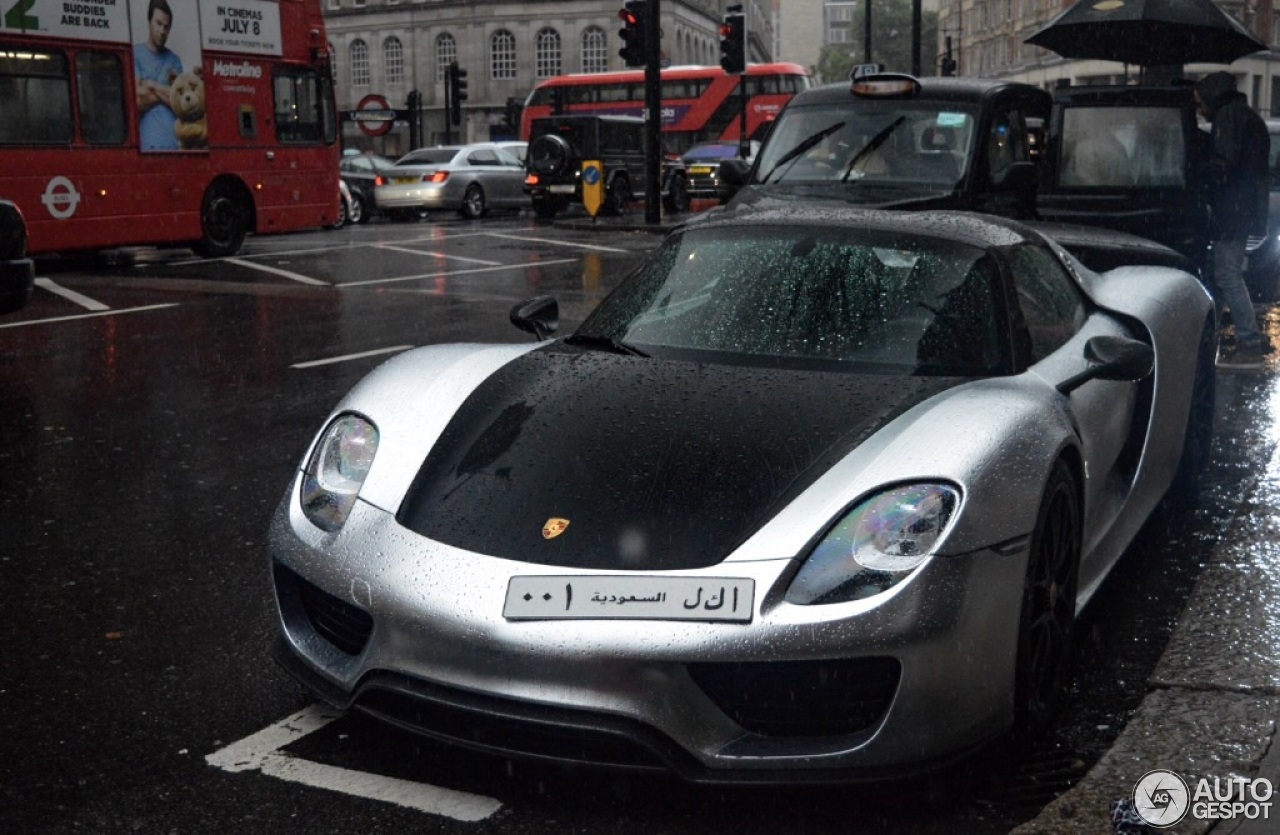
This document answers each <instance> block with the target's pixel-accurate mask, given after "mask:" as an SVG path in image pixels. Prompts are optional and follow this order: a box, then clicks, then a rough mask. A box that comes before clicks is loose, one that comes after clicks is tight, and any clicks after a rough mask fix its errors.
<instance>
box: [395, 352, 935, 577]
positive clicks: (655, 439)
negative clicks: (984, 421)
mask: <svg viewBox="0 0 1280 835" xmlns="http://www.w3.org/2000/svg"><path fill="white" fill-rule="evenodd" d="M957 382H958V381H957V380H956V379H954V378H947V379H942V378H915V377H893V376H882V375H855V374H847V373H831V372H819V371H793V370H785V371H782V370H770V369H761V368H753V367H738V366H728V365H708V364H700V363H693V362H676V361H670V360H660V359H654V358H644V357H632V356H620V355H615V354H609V353H602V352H594V351H580V350H577V349H574V348H572V347H569V346H563V345H560V344H553V345H551V346H548V347H547V348H544V349H540V350H537V351H532V352H530V353H528V354H525V355H524V356H522V357H520V358H519V359H517V360H515V361H514V362H512V363H510V364H508V365H507V366H505V367H503V368H502V369H501V370H500V371H499V372H498V373H496V374H495V375H493V376H492V377H491V378H489V379H488V380H486V381H485V382H484V383H483V384H481V386H480V387H479V388H478V389H477V390H476V391H475V392H474V393H473V394H472V395H471V396H470V397H469V398H468V399H467V400H466V402H465V403H463V405H462V407H461V408H460V409H459V410H458V412H457V414H455V415H454V417H453V419H452V420H451V421H450V422H449V424H448V426H447V427H446V428H445V431H444V433H443V434H442V436H441V438H440V440H439V441H438V442H437V443H436V445H435V447H434V448H433V450H432V451H431V453H430V455H428V457H427V460H426V461H425V462H424V464H423V466H422V469H421V470H420V471H419V473H418V476H417V478H415V480H414V482H413V485H412V486H411V488H410V490H409V492H408V494H407V495H406V496H405V500H404V503H403V504H402V505H401V507H400V511H399V513H398V514H397V519H398V521H399V522H400V524H401V525H403V526H405V527H407V528H409V529H411V530H413V531H416V532H417V533H420V534H422V535H424V536H427V537H430V538H431V539H434V540H437V541H440V542H445V543H448V544H450V545H454V546H457V547H459V548H465V549H467V550H469V551H474V552H478V553H482V554H488V555H491V556H497V557H503V558H506V559H514V560H520V561H523V562H530V563H539V564H544V565H557V566H567V567H577V568H595V569H606V570H619V571H625V570H672V569H683V568H696V567H701V566H708V565H714V564H715V563H718V562H720V561H721V560H722V559H724V557H725V556H727V555H728V554H729V553H730V552H732V551H733V549H734V548H735V547H737V546H738V545H739V544H741V543H742V542H743V541H744V540H745V539H746V538H747V537H749V536H750V535H751V534H752V533H753V532H754V531H755V530H756V529H757V528H758V527H759V526H760V525H761V524H763V523H764V522H765V521H767V520H768V519H769V518H770V517H771V516H773V514H775V513H776V512H777V511H778V510H780V509H781V508H782V507H783V506H785V504H786V503H787V502H788V501H790V500H791V499H792V498H794V497H795V496H796V495H798V494H799V493H800V492H801V491H802V490H803V489H804V488H806V487H807V486H808V485H810V484H811V483H812V482H813V480H814V479H816V478H817V477H818V476H820V475H821V474H822V473H823V472H825V471H826V470H827V469H828V468H829V467H831V466H832V465H833V464H834V463H835V462H837V461H839V460H840V459H841V458H843V457H844V456H845V455H846V454H847V453H848V452H849V450H851V449H852V448H854V447H855V446H856V445H857V444H859V443H861V442H862V441H863V440H864V439H865V438H867V437H868V436H870V435H871V433H873V432H875V431H876V430H877V429H879V428H880V427H881V426H883V425H884V424H885V423H886V422H888V421H889V420H891V419H892V418H893V417H895V416H897V415H899V414H901V413H902V412H903V411H905V410H906V409H908V408H910V407H911V406H913V405H914V404H916V403H918V402H920V401H921V400H923V399H925V398H927V397H930V396H932V395H933V394H936V393H937V392H939V391H941V390H943V389H945V388H947V387H948V386H951V385H955V384H956V383H957ZM552 518H560V519H566V520H568V523H569V524H568V527H567V528H566V529H565V530H564V532H563V533H562V534H560V535H559V536H556V537H554V538H550V539H548V538H545V537H544V536H543V533H542V531H543V526H544V524H546V522H547V521H548V520H549V519H552Z"/></svg>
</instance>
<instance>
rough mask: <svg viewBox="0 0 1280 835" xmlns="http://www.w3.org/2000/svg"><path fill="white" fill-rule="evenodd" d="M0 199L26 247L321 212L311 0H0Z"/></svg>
mask: <svg viewBox="0 0 1280 835" xmlns="http://www.w3.org/2000/svg"><path fill="white" fill-rule="evenodd" d="M0 197H4V198H7V199H9V200H12V201H13V202H15V203H17V204H18V206H19V207H20V208H21V209H22V211H23V213H24V214H25V215H26V219H27V223H28V232H29V234H30V246H29V251H30V252H31V253H33V254H39V253H48V252H60V251H73V250H100V249H109V248H113V247H119V246H130V245H147V244H155V245H185V246H190V247H192V248H193V249H195V250H196V252H197V253H199V254H201V255H205V256H210V257H214V256H226V255H231V254H234V253H235V252H237V251H238V250H239V249H240V246H241V244H242V243H243V241H244V238H245V236H246V235H247V234H249V233H251V232H252V233H258V234H264V233H270V232H285V231H290V230H295V229H302V228H308V227H318V226H323V225H328V224H330V223H332V222H333V221H334V220H335V219H336V216H337V212H338V144H337V119H336V113H335V109H334V98H333V83H332V79H331V72H330V60H329V55H328V42H327V40H326V38H325V30H324V20H323V18H322V17H321V13H320V0H0Z"/></svg>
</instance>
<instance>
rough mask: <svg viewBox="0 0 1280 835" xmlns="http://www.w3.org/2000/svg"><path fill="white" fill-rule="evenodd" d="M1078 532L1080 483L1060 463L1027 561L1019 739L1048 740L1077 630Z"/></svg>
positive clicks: (1019, 666) (1016, 703)
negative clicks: (1074, 631) (1046, 736)
mask: <svg viewBox="0 0 1280 835" xmlns="http://www.w3.org/2000/svg"><path fill="white" fill-rule="evenodd" d="M1080 528H1081V514H1080V496H1079V493H1078V491H1077V488H1076V480H1075V478H1074V477H1073V476H1072V474H1071V471H1070V469H1068V467H1067V465H1066V464H1065V463H1063V462H1062V461H1058V462H1057V463H1056V464H1054V467H1053V469H1052V470H1051V471H1050V473H1049V481H1048V484H1046V485H1045V489H1044V494H1043V495H1042V496H1041V499H1040V509H1039V512H1038V513H1037V515H1036V527H1035V530H1034V531H1033V532H1032V534H1031V550H1030V553H1029V554H1028V557H1027V575H1026V580H1025V583H1024V586H1023V594H1022V616H1021V621H1020V625H1019V630H1018V659H1017V673H1016V679H1015V693H1014V700H1015V701H1014V709H1015V715H1014V730H1015V733H1016V734H1017V735H1018V736H1023V737H1026V738H1034V737H1037V736H1040V735H1042V734H1044V733H1045V732H1046V731H1047V730H1048V729H1049V728H1050V726H1051V725H1052V722H1053V718H1054V714H1055V713H1056V711H1057V709H1058V704H1059V701H1060V698H1061V694H1062V688H1063V684H1064V683H1065V681H1066V668H1067V658H1068V655H1069V652H1070V649H1071V638H1072V635H1071V633H1072V630H1073V629H1074V627H1075V617H1076V590H1077V586H1078V582H1079V573H1080V547H1081V545H1080V543H1081V530H1080Z"/></svg>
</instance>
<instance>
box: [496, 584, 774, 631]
mask: <svg viewBox="0 0 1280 835" xmlns="http://www.w3.org/2000/svg"><path fill="white" fill-rule="evenodd" d="M754 604H755V580H751V579H748V578H743V577H662V576H637V575H600V576H597V575H589V576H588V575H552V576H522V577H512V578H511V580H510V582H509V583H508V584H507V599H506V603H505V605H504V606H503V608H502V616H503V617H504V618H506V619H508V620H701V621H727V622H731V623H750V622H751V614H752V610H753V608H754Z"/></svg>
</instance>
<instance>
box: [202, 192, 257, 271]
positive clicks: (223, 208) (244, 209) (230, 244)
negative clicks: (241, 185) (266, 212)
mask: <svg viewBox="0 0 1280 835" xmlns="http://www.w3.org/2000/svg"><path fill="white" fill-rule="evenodd" d="M200 232H201V237H200V240H199V241H197V242H196V244H195V246H193V247H192V249H194V250H195V252H196V254H197V255H199V256H201V257H203V258H224V257H226V256H228V255H235V254H236V253H237V252H239V251H240V247H241V245H243V244H244V238H245V235H247V234H249V207H248V206H246V205H245V202H244V200H243V198H242V197H241V196H240V195H239V194H237V193H236V191H235V190H234V189H233V188H231V187H230V186H228V185H226V184H225V183H214V184H213V185H211V186H209V190H208V191H207V192H205V195H204V206H203V207H202V208H201V209H200Z"/></svg>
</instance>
